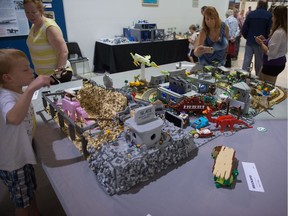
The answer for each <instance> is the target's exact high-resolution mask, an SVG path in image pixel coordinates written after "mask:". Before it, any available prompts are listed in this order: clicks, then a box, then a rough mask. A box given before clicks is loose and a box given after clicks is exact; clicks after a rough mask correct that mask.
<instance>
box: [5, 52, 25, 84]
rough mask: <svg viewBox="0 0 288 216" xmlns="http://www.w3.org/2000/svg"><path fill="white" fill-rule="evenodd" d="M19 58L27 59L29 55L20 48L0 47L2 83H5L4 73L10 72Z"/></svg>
mask: <svg viewBox="0 0 288 216" xmlns="http://www.w3.org/2000/svg"><path fill="white" fill-rule="evenodd" d="M19 58H26V59H27V56H26V54H25V53H24V52H22V51H21V50H18V49H0V83H3V79H2V77H3V75H4V74H8V73H10V71H11V70H12V68H13V66H14V65H15V61H16V60H18V59H19Z"/></svg>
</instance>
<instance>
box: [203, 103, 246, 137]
mask: <svg viewBox="0 0 288 216" xmlns="http://www.w3.org/2000/svg"><path fill="white" fill-rule="evenodd" d="M203 113H204V114H206V117H207V119H208V121H209V122H212V123H216V127H217V128H218V127H219V125H220V131H221V132H222V133H223V132H224V130H225V128H226V127H228V126H229V128H230V131H233V128H234V124H243V125H245V126H246V127H247V128H252V126H251V125H248V124H247V123H246V122H244V121H243V120H240V119H237V118H235V117H234V116H231V115H223V116H219V117H217V118H212V116H211V113H212V109H211V108H210V107H209V106H207V108H206V110H204V111H203Z"/></svg>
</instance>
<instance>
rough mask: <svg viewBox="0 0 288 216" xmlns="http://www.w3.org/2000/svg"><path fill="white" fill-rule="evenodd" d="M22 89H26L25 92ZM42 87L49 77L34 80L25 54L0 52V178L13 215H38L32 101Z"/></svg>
mask: <svg viewBox="0 0 288 216" xmlns="http://www.w3.org/2000/svg"><path fill="white" fill-rule="evenodd" d="M23 86H28V87H27V88H26V90H25V91H24V92H23V90H22V88H23ZM43 86H50V77H49V76H43V75H40V76H38V77H37V78H36V79H35V80H34V76H33V71H32V69H31V68H30V64H29V60H28V58H27V56H26V55H25V53H23V52H22V51H20V50H16V49H0V137H1V142H0V179H1V180H2V181H3V182H4V184H5V185H6V186H7V187H8V190H9V192H10V197H11V200H12V202H13V204H14V205H15V207H16V209H15V215H29V212H30V213H32V215H39V211H38V209H37V205H36V200H35V196H34V190H35V189H36V180H35V174H34V168H33V166H32V164H36V157H35V154H34V151H33V147H32V137H33V131H34V128H35V123H36V122H35V117H34V111H33V108H32V105H31V99H32V96H33V94H34V92H35V91H36V90H38V89H39V88H41V87H43Z"/></svg>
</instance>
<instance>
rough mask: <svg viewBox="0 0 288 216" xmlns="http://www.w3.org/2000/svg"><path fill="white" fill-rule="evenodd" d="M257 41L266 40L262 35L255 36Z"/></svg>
mask: <svg viewBox="0 0 288 216" xmlns="http://www.w3.org/2000/svg"><path fill="white" fill-rule="evenodd" d="M257 37H258V38H259V39H261V40H262V41H265V40H266V38H265V37H264V36H263V35H259V36H257Z"/></svg>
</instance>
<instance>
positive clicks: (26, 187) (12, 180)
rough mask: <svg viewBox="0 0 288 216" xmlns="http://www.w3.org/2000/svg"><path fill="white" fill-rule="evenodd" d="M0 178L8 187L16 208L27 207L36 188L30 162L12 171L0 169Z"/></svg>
mask: <svg viewBox="0 0 288 216" xmlns="http://www.w3.org/2000/svg"><path fill="white" fill-rule="evenodd" d="M0 179H2V180H3V182H4V184H5V185H6V186H7V187H8V190H9V192H10V199H11V200H12V202H13V203H14V205H15V207H16V208H26V207H28V206H29V205H30V204H31V202H32V199H33V197H34V190H36V188H37V184H36V178H35V173H34V168H33V166H32V165H31V164H26V165H25V166H24V167H22V168H20V169H18V170H14V171H12V172H9V171H4V170H0Z"/></svg>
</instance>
